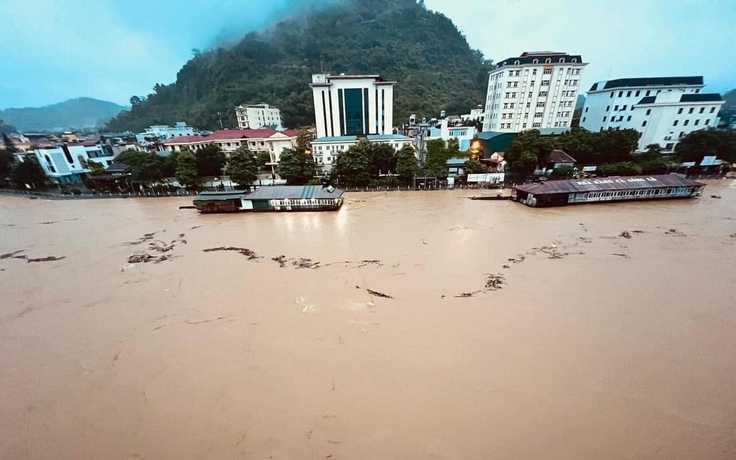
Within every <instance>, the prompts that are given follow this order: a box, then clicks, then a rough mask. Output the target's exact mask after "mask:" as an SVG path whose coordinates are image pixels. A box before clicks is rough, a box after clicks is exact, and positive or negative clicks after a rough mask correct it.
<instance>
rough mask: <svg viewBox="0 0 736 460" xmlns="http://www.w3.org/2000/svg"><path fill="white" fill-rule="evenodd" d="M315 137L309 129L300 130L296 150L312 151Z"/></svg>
mask: <svg viewBox="0 0 736 460" xmlns="http://www.w3.org/2000/svg"><path fill="white" fill-rule="evenodd" d="M313 140H314V136H313V135H312V133H310V132H309V130H307V129H304V128H302V129H300V130H299V132H298V133H297V135H296V148H297V150H301V151H302V152H304V151H307V150H312V141H313Z"/></svg>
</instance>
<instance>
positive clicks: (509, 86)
mask: <svg viewBox="0 0 736 460" xmlns="http://www.w3.org/2000/svg"><path fill="white" fill-rule="evenodd" d="M509 73H511V72H509ZM506 87H507V88H511V82H507V83H506Z"/></svg>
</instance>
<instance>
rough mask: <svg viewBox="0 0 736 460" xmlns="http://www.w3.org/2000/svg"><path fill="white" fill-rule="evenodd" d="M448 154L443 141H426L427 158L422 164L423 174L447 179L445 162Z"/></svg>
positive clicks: (448, 156)
mask: <svg viewBox="0 0 736 460" xmlns="http://www.w3.org/2000/svg"><path fill="white" fill-rule="evenodd" d="M449 159H450V154H449V152H448V151H447V145H446V144H445V141H444V140H443V139H432V140H430V141H427V156H426V159H425V162H424V172H425V173H426V174H427V175H430V176H435V177H447V160H449Z"/></svg>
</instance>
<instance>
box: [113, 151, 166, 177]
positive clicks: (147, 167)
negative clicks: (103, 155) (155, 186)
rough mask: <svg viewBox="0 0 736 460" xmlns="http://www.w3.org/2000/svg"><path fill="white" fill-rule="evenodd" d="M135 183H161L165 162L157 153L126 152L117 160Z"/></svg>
mask: <svg viewBox="0 0 736 460" xmlns="http://www.w3.org/2000/svg"><path fill="white" fill-rule="evenodd" d="M115 161H116V162H117V163H122V164H124V165H125V166H126V168H125V170H126V171H127V172H128V173H129V174H130V178H131V180H133V181H135V182H159V181H161V180H163V177H164V160H163V158H161V157H160V156H158V154H156V153H155V152H139V151H137V150H126V151H124V152H122V153H121V154H120V155H118V156H117V157H116V158H115Z"/></svg>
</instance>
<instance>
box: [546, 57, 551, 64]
mask: <svg viewBox="0 0 736 460" xmlns="http://www.w3.org/2000/svg"><path fill="white" fill-rule="evenodd" d="M551 62H552V59H550V58H547V59H545V60H544V63H545V64H550V63H551Z"/></svg>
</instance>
